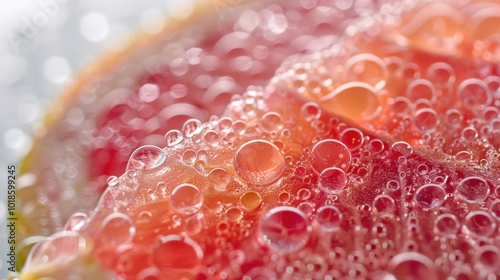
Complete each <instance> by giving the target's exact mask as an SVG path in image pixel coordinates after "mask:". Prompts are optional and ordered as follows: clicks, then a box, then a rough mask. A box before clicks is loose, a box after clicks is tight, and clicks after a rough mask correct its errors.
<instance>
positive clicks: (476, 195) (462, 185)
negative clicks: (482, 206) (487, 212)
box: [457, 176, 490, 203]
mask: <svg viewBox="0 0 500 280" xmlns="http://www.w3.org/2000/svg"><path fill="white" fill-rule="evenodd" d="M489 192H490V188H489V186H488V183H487V182H486V181H485V180H484V179H483V178H480V177H474V176H472V177H468V178H465V179H463V180H462V181H460V182H459V183H458V187H457V193H458V194H459V195H460V196H461V197H462V198H463V199H465V200H466V201H468V202H475V203H481V202H483V201H484V200H485V199H486V197H488V194H489Z"/></svg>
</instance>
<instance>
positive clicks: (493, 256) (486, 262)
mask: <svg viewBox="0 0 500 280" xmlns="http://www.w3.org/2000/svg"><path fill="white" fill-rule="evenodd" d="M476 262H477V263H479V264H481V268H482V269H484V270H486V271H491V272H492V271H495V270H498V268H499V267H500V249H498V247H496V246H495V245H485V246H481V247H480V248H479V249H478V250H477V251H476Z"/></svg>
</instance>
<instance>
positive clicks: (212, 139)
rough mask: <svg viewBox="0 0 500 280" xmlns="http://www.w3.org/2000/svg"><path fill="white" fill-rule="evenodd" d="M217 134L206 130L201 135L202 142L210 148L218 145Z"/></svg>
mask: <svg viewBox="0 0 500 280" xmlns="http://www.w3.org/2000/svg"><path fill="white" fill-rule="evenodd" d="M219 139H220V137H219V134H218V133H217V131H215V130H208V131H207V132H205V134H203V141H204V142H205V143H207V144H208V145H210V146H212V147H217V145H219Z"/></svg>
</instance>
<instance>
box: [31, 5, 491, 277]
mask: <svg viewBox="0 0 500 280" xmlns="http://www.w3.org/2000/svg"><path fill="white" fill-rule="evenodd" d="M408 5H409V4H408ZM461 5H463V6H456V5H455V6H454V4H452V3H451V2H450V3H448V2H445V1H443V2H442V3H439V4H433V3H424V4H422V5H421V6H417V7H412V10H411V11H405V12H404V13H403V15H401V20H400V21H395V23H394V22H393V21H391V16H393V15H392V14H391V13H387V12H386V13H384V12H383V11H386V10H390V11H392V10H397V9H398V8H400V7H401V6H399V5H398V4H394V5H392V6H383V5H382V7H383V8H382V12H381V14H378V15H376V16H373V18H371V19H372V20H373V21H372V22H370V21H368V22H366V21H363V20H360V21H359V22H357V25H354V26H353V27H352V26H351V29H348V30H347V31H346V32H347V35H346V36H345V38H342V39H338V40H336V41H335V42H334V43H333V44H332V46H331V47H329V48H327V49H324V50H322V51H320V52H317V53H315V54H312V55H300V56H295V57H293V58H291V59H289V60H288V61H286V62H285V63H284V64H283V65H282V66H281V67H280V68H279V69H278V70H277V73H276V75H275V77H274V78H273V79H272V80H271V82H270V83H269V84H267V85H266V86H265V87H258V86H257V87H250V88H248V89H247V90H246V91H245V93H244V94H243V95H238V94H235V95H233V96H232V97H231V102H230V104H229V105H228V107H227V109H226V111H225V113H224V114H223V115H222V116H220V117H211V118H210V119H209V120H208V121H207V122H205V123H202V122H200V121H199V120H195V119H191V120H188V121H186V122H185V123H184V125H183V127H182V129H180V130H170V131H169V132H168V133H166V135H165V137H164V141H165V142H166V146H165V145H161V147H162V148H160V147H157V146H154V145H148V146H143V147H141V148H139V149H138V150H136V151H135V152H134V153H133V154H132V155H131V156H130V158H129V160H128V163H127V171H126V172H125V174H124V175H122V176H121V177H119V178H117V177H110V178H109V180H108V186H107V188H106V190H105V191H104V193H103V195H102V196H101V197H100V200H99V202H98V204H97V207H96V208H95V209H94V210H92V211H90V212H88V213H77V214H75V215H74V216H73V217H72V218H70V219H69V221H68V223H67V224H66V226H65V229H66V230H68V232H67V233H63V234H61V235H60V236H59V237H58V238H59V239H57V240H59V241H61V240H63V241H64V240H71V241H74V240H75V236H77V237H78V238H80V240H81V241H82V243H85V244H86V246H82V247H81V248H77V249H75V250H76V252H70V253H68V254H69V255H70V256H77V258H76V259H78V258H80V256H88V255H92V256H94V257H95V258H96V259H97V260H98V262H99V263H100V264H101V265H102V266H103V267H105V268H106V269H108V270H109V271H111V272H112V273H114V274H115V275H116V276H117V277H119V278H122V279H183V278H186V279H241V278H242V277H243V279H261V278H262V279H445V278H446V277H448V276H450V277H453V278H455V279H490V278H491V279H494V278H495V277H498V276H499V275H500V243H499V242H500V238H499V237H500V235H499V233H498V231H499V221H500V187H499V182H498V181H499V178H500V174H499V172H500V171H499V169H498V167H499V164H498V162H499V160H498V156H499V155H498V149H499V148H500V147H499V142H498V140H497V137H496V136H498V134H499V133H498V131H499V129H500V127H498V124H499V123H500V118H499V112H498V111H499V108H500V96H499V95H498V89H499V87H498V86H499V85H500V83H499V81H500V78H499V73H498V72H499V67H498V62H499V61H498V59H496V58H495V56H494V55H493V54H492V53H491V49H484V48H482V46H484V44H489V45H488V46H490V47H491V44H493V43H492V42H493V41H494V40H495V38H496V37H495V35H498V34H499V33H500V31H499V32H496V31H492V33H491V34H490V33H487V32H486V34H485V32H478V28H479V27H477V26H482V25H481V24H480V23H482V21H481V20H483V21H485V22H495V20H496V16H495V14H490V13H486V12H484V11H485V10H491V11H494V10H496V9H498V8H499V5H498V4H496V3H494V2H487V1H484V2H479V1H478V2H470V3H469V2H467V3H463V4H461ZM402 7H403V8H408V7H409V6H404V5H403V6H402ZM478 7H481V8H480V9H479V8H478ZM318 9H319V8H318ZM384 9H386V10H384ZM450 11H452V12H453V13H450ZM455 11H456V13H457V14H458V15H455V14H456V13H455ZM436 13H439V14H441V15H442V14H443V13H444V14H445V16H440V17H438V19H434V18H432V16H433V15H434V14H436ZM395 14H396V15H399V13H398V12H396V13H395ZM480 16H482V17H483V18H482V19H481V20H478V19H477V18H478V17H480ZM428 17H431V19H430V20H431V22H432V24H428V23H427V22H426V20H427V18H428ZM450 17H451V19H450ZM455 17H458V19H457V18H455ZM422 18H424V19H422ZM450 21H458V22H467V23H471V25H472V27H470V26H469V25H467V24H465V25H464V24H463V23H461V24H456V26H455V25H454V24H455V23H454V22H450ZM478 22H479V23H478ZM391 23H394V24H391ZM415 25H418V26H417V27H415ZM463 26H465V27H463ZM462 27H463V28H462ZM469 27H470V28H472V29H473V30H474V32H470V33H467V32H468V30H469V29H468V28H469ZM473 27H474V28H476V29H474V28H473ZM483 28H484V27H483ZM353 30H354V31H355V32H353ZM408 30H411V31H412V32H409V31H408ZM461 30H464V31H461ZM450 32H451V33H452V34H451V35H454V37H453V36H452V39H453V40H452V39H450V40H451V41H446V42H447V44H446V45H445V46H444V47H443V48H444V49H441V48H438V47H439V46H441V44H437V45H436V42H437V40H438V39H443V38H445V37H446V36H449V35H450V34H449V33H450ZM456 33H460V34H458V35H457V34H456ZM492 34H493V35H492ZM451 35H450V36H451ZM433 36H434V37H433ZM474 36H476V37H474ZM423 38H424V39H425V40H424V39H423ZM433 39H435V40H433ZM458 39H461V40H458ZM426 40H427V41H426ZM454 40H458V41H454ZM439 42H441V41H439ZM441 43H442V42H441ZM482 43H483V45H481V44H482ZM471 46H473V47H471ZM488 53H489V54H488ZM146 96H148V95H147V94H146ZM312 101H316V102H317V103H315V102H312ZM111 120H113V118H111ZM65 234H67V236H65ZM84 240H85V242H84ZM42 246H43V245H42ZM44 250H45V251H44ZM47 250H49V248H42V249H40V250H39V251H38V252H35V253H33V254H32V256H31V257H30V258H29V261H30V263H29V265H28V266H27V267H26V268H25V271H24V275H27V276H26V277H28V276H31V275H38V276H41V275H54V274H53V273H54V271H51V270H50V269H46V270H44V269H43V267H44V266H46V267H50V265H51V263H50V261H49V262H48V261H46V260H45V259H44V257H43V255H44V253H47V252H48V251H47ZM89 251H91V253H89ZM56 255H57V254H56ZM77 265H80V266H82V265H81V264H76V265H75V266H77ZM33 267H34V268H36V269H34V268H33ZM83 267H85V265H83ZM30 269H31V270H30ZM37 273H38V274H37ZM44 273H45V274H44ZM51 273H52V274H51Z"/></svg>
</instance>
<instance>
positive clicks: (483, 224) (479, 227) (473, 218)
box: [465, 210, 496, 236]
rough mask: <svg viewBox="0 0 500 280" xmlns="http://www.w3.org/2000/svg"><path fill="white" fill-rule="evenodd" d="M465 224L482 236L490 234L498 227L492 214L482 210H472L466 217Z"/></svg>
mask: <svg viewBox="0 0 500 280" xmlns="http://www.w3.org/2000/svg"><path fill="white" fill-rule="evenodd" d="M465 226H466V227H467V229H469V230H470V231H471V232H473V233H475V234H477V235H481V236H490V235H491V234H492V233H493V232H494V231H495V228H496V224H495V221H494V220H493V218H492V217H491V215H490V214H488V213H487V212H485V211H481V210H476V211H472V212H470V213H469V214H468V215H467V216H466V217H465Z"/></svg>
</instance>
